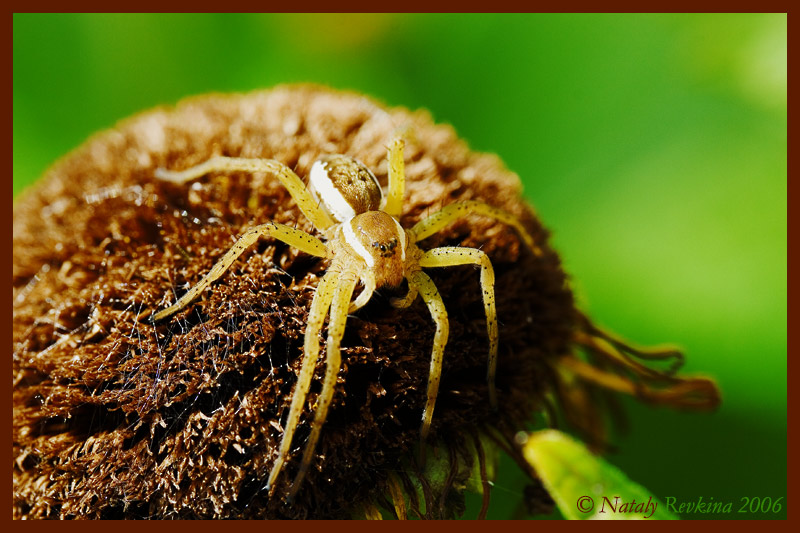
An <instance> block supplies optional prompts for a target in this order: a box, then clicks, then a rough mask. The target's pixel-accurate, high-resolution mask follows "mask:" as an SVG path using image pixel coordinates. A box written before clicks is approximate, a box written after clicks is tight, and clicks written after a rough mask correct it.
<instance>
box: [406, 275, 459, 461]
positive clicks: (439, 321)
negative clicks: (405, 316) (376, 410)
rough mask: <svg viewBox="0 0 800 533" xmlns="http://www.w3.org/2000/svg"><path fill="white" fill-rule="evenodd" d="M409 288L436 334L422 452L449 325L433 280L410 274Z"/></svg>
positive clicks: (423, 426)
mask: <svg viewBox="0 0 800 533" xmlns="http://www.w3.org/2000/svg"><path fill="white" fill-rule="evenodd" d="M407 279H408V283H409V285H410V286H412V287H414V288H415V289H416V290H418V291H419V293H420V295H421V296H422V300H423V301H424V302H425V305H427V306H428V310H429V311H430V313H431V317H433V321H434V322H435V323H436V334H435V335H434V336H433V352H432V354H431V367H430V372H429V374H428V391H427V401H426V402H425V410H424V411H423V412H422V427H421V428H420V439H421V440H422V442H423V446H422V448H421V449H422V450H424V449H425V447H424V442H425V440H426V439H427V438H428V431H429V430H430V428H431V419H432V417H433V407H434V405H435V404H436V396H437V395H438V394H439V381H440V380H441V377H442V357H443V355H444V347H445V346H446V345H447V337H448V335H449V333H450V324H449V322H448V321H447V310H446V309H445V308H444V302H443V301H442V297H441V296H440V295H439V291H438V290H437V289H436V285H434V284H433V280H431V278H430V277H429V276H428V275H427V274H426V273H424V272H423V271H421V270H417V271H414V272H412V273H410V274H409V275H408V277H407Z"/></svg>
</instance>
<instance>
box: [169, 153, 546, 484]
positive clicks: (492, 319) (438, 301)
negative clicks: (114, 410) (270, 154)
mask: <svg viewBox="0 0 800 533" xmlns="http://www.w3.org/2000/svg"><path fill="white" fill-rule="evenodd" d="M403 146H404V143H403V141H402V139H399V138H398V139H396V140H394V141H393V142H392V143H391V145H390V146H389V191H388V194H387V195H386V196H385V197H384V196H383V194H382V191H381V188H380V185H379V184H378V180H377V179H376V178H375V176H374V175H373V174H372V172H371V171H370V170H369V169H368V168H367V167H366V166H364V165H363V164H361V163H360V162H358V161H356V160H355V159H352V158H350V157H348V156H344V155H333V156H326V157H324V158H322V159H320V160H319V161H317V162H316V163H314V165H313V166H312V168H311V172H310V174H309V185H308V187H306V186H305V185H304V184H303V182H302V181H301V180H300V178H299V177H298V176H297V175H296V174H295V173H294V172H293V171H292V170H291V169H289V168H288V167H287V166H285V165H283V164H282V163H279V162H278V161H274V160H259V159H241V158H227V157H216V158H212V159H210V160H209V161H207V162H205V163H203V164H201V165H198V166H196V167H192V168H190V169H187V170H184V171H181V172H171V171H165V170H159V171H158V174H157V175H158V177H160V178H161V179H166V180H170V181H176V182H185V181H188V180H191V179H194V178H197V177H200V176H202V175H204V174H206V173H209V172H219V171H251V172H258V171H261V172H270V173H273V174H275V175H276V176H277V177H278V178H279V179H280V181H281V183H283V185H284V186H285V187H286V188H287V190H288V191H289V193H290V194H291V195H292V197H293V198H294V199H295V201H296V202H297V204H298V206H299V207H300V209H301V210H302V212H303V214H304V215H305V216H306V217H307V218H308V219H309V220H310V221H311V222H312V223H313V224H314V226H315V227H316V228H317V229H319V230H320V231H321V232H322V234H323V237H324V242H323V240H320V239H318V238H317V237H314V236H313V235H310V234H308V233H305V232H303V231H300V230H297V229H295V228H292V227H289V226H286V225H283V224H278V223H276V222H270V223H267V224H262V225H260V226H256V227H254V228H251V229H250V230H248V231H246V232H245V233H244V234H243V235H242V236H241V237H240V238H239V240H238V241H237V242H236V243H235V244H234V245H233V246H232V247H231V249H230V250H228V252H227V253H226V254H225V255H224V256H223V257H222V259H220V260H219V261H218V262H217V263H216V264H215V265H214V267H212V269H211V270H210V271H209V273H208V274H206V276H205V277H204V278H203V279H202V280H201V281H200V282H198V283H197V284H196V285H195V286H193V287H192V288H191V289H190V290H189V291H188V292H186V293H185V294H184V295H183V296H182V297H181V298H180V299H179V300H178V301H177V302H175V303H174V304H173V305H171V306H170V307H168V308H166V309H164V310H162V311H159V312H158V313H156V314H155V315H154V316H153V319H154V321H158V320H161V319H163V318H166V317H168V316H170V315H172V314H174V313H176V312H177V311H179V310H181V309H183V308H184V307H186V306H187V305H188V304H189V303H191V301H192V300H194V298H196V297H197V296H198V295H199V294H200V292H202V291H203V290H205V289H206V288H207V287H208V286H209V285H210V284H211V283H212V282H213V281H214V280H216V279H218V278H219V277H220V276H221V275H222V274H223V273H224V272H225V271H226V270H227V269H228V268H229V267H230V265H231V264H232V263H233V262H234V261H235V260H236V258H237V257H239V256H240V255H241V254H242V252H244V250H245V249H247V248H248V247H249V246H250V245H252V244H253V243H255V242H256V241H257V240H258V238H259V237H261V236H267V235H268V236H271V237H274V238H276V239H280V240H282V241H284V242H286V243H287V244H289V245H291V246H294V247H296V248H298V249H299V250H301V251H303V252H306V253H309V254H311V255H315V256H318V257H324V258H328V259H330V266H329V267H328V269H327V272H326V274H325V275H324V277H323V278H322V280H321V281H320V283H319V286H318V287H317V292H316V295H315V297H314V299H313V301H312V304H311V310H310V311H309V315H308V324H307V327H306V332H305V341H304V347H303V361H302V367H301V370H300V376H299V378H298V381H297V384H296V386H295V389H294V392H293V396H292V403H291V407H290V410H289V416H288V419H287V421H286V425H285V428H284V433H283V437H282V440H281V444H280V449H279V451H278V457H277V458H276V460H275V462H274V464H273V467H272V471H271V472H270V476H269V480H268V482H267V486H268V487H269V488H274V486H275V481H276V479H277V477H278V474H280V472H281V470H282V468H283V465H284V463H285V461H286V459H287V457H288V455H289V452H290V448H291V443H292V438H293V436H294V433H295V430H296V428H297V425H298V422H299V419H300V415H301V414H302V412H303V406H304V405H305V400H306V396H307V394H308V391H309V388H310V385H311V380H312V377H313V374H314V368H315V365H316V361H317V358H318V356H319V351H320V345H319V337H318V336H319V334H320V332H321V330H322V327H323V325H324V321H325V317H326V316H327V315H328V314H330V319H329V323H328V337H327V345H326V357H327V367H326V372H325V377H324V380H323V385H322V392H321V393H320V396H319V399H318V402H317V406H316V412H315V415H314V420H313V422H312V425H311V434H310V435H309V437H308V442H307V444H306V446H305V450H304V453H303V459H302V463H301V465H300V469H299V471H298V473H297V475H296V477H295V479H294V482H293V483H292V486H291V490H290V494H289V496H290V497H292V496H293V495H294V494H295V492H296V491H297V489H298V488H299V486H300V483H301V481H302V479H303V477H304V476H305V473H306V471H307V470H308V467H309V465H310V463H311V460H312V458H313V455H314V450H315V447H316V443H317V441H318V439H319V435H320V431H321V429H322V425H323V424H324V422H325V419H326V416H327V413H328V408H329V406H330V403H331V400H332V398H333V393H334V388H335V384H336V376H337V374H338V372H339V368H340V366H341V350H340V342H341V339H342V336H343V334H344V329H345V323H346V320H347V315H348V313H350V312H353V311H355V310H357V309H359V308H361V307H363V306H364V305H365V304H366V303H367V302H368V301H369V300H370V298H371V296H372V294H373V292H374V291H375V289H377V288H380V287H384V286H391V287H396V286H398V285H400V284H401V282H402V281H403V279H406V280H407V281H408V293H407V294H406V296H405V297H403V298H398V299H394V300H393V301H392V305H394V306H395V307H407V306H409V305H411V303H412V302H413V301H414V300H415V299H416V297H417V296H418V295H419V296H421V297H422V299H423V301H424V302H425V304H426V305H427V307H428V309H429V311H430V313H431V316H432V317H433V320H434V321H435V322H436V333H435V336H434V341H433V351H432V357H431V364H430V374H429V378H428V386H427V399H426V403H425V409H424V411H423V414H422V427H421V430H420V434H421V438H422V440H423V441H424V440H425V439H426V437H427V435H428V432H429V430H430V425H431V419H432V416H433V409H434V405H435V403H436V396H437V393H438V389H439V381H440V378H441V371H442V358H443V354H444V349H445V345H446V344H447V338H448V333H449V327H448V320H447V311H446V310H445V307H444V303H443V301H442V298H441V297H440V296H439V292H438V291H437V289H436V287H435V285H434V284H433V282H432V280H431V278H430V277H429V276H428V275H427V274H425V273H424V272H423V271H422V269H423V268H428V267H445V266H455V265H465V264H474V265H477V266H479V267H480V269H481V276H480V283H481V287H482V294H483V304H484V308H485V312H486V324H487V333H488V337H489V357H488V365H487V367H488V368H487V380H488V383H489V401H490V402H491V404H492V405H493V406H494V405H496V403H497V399H496V391H495V386H494V381H495V371H496V364H497V313H496V311H495V297H494V271H493V269H492V264H491V262H490V261H489V258H488V256H487V255H486V254H485V253H484V252H482V251H480V250H477V249H474V248H465V247H453V246H451V247H440V248H434V249H432V250H428V251H423V250H421V249H420V248H419V247H417V245H416V243H417V242H418V241H420V240H422V239H425V238H426V237H428V236H430V235H432V234H434V233H436V232H438V231H440V230H441V229H443V228H444V227H445V226H447V225H448V224H450V223H451V222H453V221H454V220H456V219H458V218H460V217H463V216H465V215H468V214H472V213H475V214H481V215H485V216H489V217H491V218H494V219H497V220H499V221H501V222H503V223H505V224H508V225H510V226H513V227H514V228H515V229H516V230H517V231H518V232H519V233H520V235H521V237H522V238H523V240H525V242H526V243H527V244H528V246H529V247H530V248H531V249H532V250H533V251H534V253H537V251H538V249H537V248H536V247H535V245H534V243H533V238H532V237H531V236H530V235H529V234H528V232H527V231H525V229H524V228H523V227H522V225H521V224H520V223H519V222H518V221H517V219H516V218H514V217H513V216H512V215H510V214H509V213H507V212H505V211H502V210H500V209H498V208H495V207H492V206H490V205H488V204H484V203H482V202H476V201H464V202H457V203H453V204H450V205H447V206H445V207H444V208H443V209H441V210H440V211H438V212H436V213H434V214H432V215H430V216H428V217H427V218H425V219H423V220H421V221H420V222H418V223H417V224H416V225H415V226H414V227H412V228H410V229H404V228H403V227H402V226H401V225H400V222H399V221H398V217H399V216H400V213H401V211H402V204H403V194H404V189H405V172H404V162H403ZM359 282H360V283H361V284H363V286H364V288H363V290H362V292H361V293H360V294H359V296H358V297H357V298H356V299H355V300H353V301H351V300H352V295H353V292H354V290H355V288H356V285H357V284H358V283H359Z"/></svg>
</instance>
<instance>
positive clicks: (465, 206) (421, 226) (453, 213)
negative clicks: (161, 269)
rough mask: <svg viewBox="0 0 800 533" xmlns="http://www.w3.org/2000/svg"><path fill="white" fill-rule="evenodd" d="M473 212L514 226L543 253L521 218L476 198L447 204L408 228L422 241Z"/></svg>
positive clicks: (526, 242)
mask: <svg viewBox="0 0 800 533" xmlns="http://www.w3.org/2000/svg"><path fill="white" fill-rule="evenodd" d="M473 213H475V214H479V215H484V216H487V217H491V218H494V219H495V220H499V221H500V222H502V223H504V224H508V225H509V226H511V227H513V228H514V229H516V230H517V232H518V233H519V235H520V237H522V240H523V241H525V244H527V245H528V247H529V248H530V249H531V250H533V253H534V254H535V255H540V254H541V250H539V247H538V246H536V244H535V243H534V242H533V236H531V234H530V233H528V231H527V230H526V229H525V228H524V227H523V226H522V224H520V222H519V220H517V218H516V217H515V216H514V215H512V214H511V213H508V212H506V211H503V210H502V209H499V208H497V207H494V206H491V205H489V204H485V203H483V202H478V201H475V200H467V201H464V202H455V203H452V204H449V205H446V206H444V207H443V208H442V209H440V210H439V211H437V212H436V213H434V214H432V215H430V216H429V217H427V218H424V219H422V220H420V221H419V222H417V223H416V224H415V225H414V227H413V228H411V229H410V230H408V233H410V235H411V240H412V241H413V242H417V241H421V240H422V239H424V238H426V237H430V236H431V235H433V234H434V233H437V232H439V231H441V230H442V229H444V228H445V226H447V225H448V224H450V223H451V222H454V221H455V220H458V219H459V218H461V217H464V216H467V215H469V214H473Z"/></svg>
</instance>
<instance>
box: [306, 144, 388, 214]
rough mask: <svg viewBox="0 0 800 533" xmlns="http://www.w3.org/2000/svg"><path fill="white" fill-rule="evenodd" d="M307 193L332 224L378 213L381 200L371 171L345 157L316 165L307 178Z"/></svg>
mask: <svg viewBox="0 0 800 533" xmlns="http://www.w3.org/2000/svg"><path fill="white" fill-rule="evenodd" d="M308 190H309V192H310V193H311V196H312V197H314V199H315V200H316V201H317V202H318V204H319V205H320V207H322V209H324V210H325V211H326V212H327V213H328V214H329V215H330V216H331V218H333V219H334V220H335V221H336V222H344V221H345V220H348V219H350V218H353V217H354V216H356V215H358V214H361V213H365V212H367V211H374V210H376V209H378V207H379V206H380V203H381V198H382V197H383V193H382V191H381V187H380V185H379V184H378V180H377V179H376V178H375V175H374V174H373V173H372V171H371V170H370V169H368V168H367V167H366V166H365V165H364V164H363V163H361V162H360V161H357V160H355V159H353V158H352V157H348V156H346V155H329V156H325V157H322V158H320V159H319V160H318V161H316V162H315V163H314V164H313V165H312V166H311V172H310V173H309V176H308Z"/></svg>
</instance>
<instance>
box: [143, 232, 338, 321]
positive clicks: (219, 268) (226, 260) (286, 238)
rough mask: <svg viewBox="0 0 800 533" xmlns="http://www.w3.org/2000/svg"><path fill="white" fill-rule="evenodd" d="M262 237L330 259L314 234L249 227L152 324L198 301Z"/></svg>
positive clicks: (326, 250)
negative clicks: (272, 238)
mask: <svg viewBox="0 0 800 533" xmlns="http://www.w3.org/2000/svg"><path fill="white" fill-rule="evenodd" d="M262 235H263V236H272V237H275V238H276V239H278V240H281V241H283V242H285V243H286V244H288V245H290V246H294V247H295V248H297V249H299V250H301V251H303V252H306V253H307V254H310V255H315V256H317V257H327V255H328V248H327V247H326V246H325V244H324V243H323V242H322V241H320V240H319V239H317V238H316V237H314V236H313V235H309V234H308V233H306V232H304V231H300V230H297V229H294V228H292V227H289V226H286V225H284V224H279V223H277V222H268V223H266V224H262V225H260V226H256V227H254V228H250V229H249V230H247V231H246V232H244V234H243V235H242V236H241V237H239V240H238V241H236V243H235V244H234V245H233V246H231V248H230V250H228V251H227V252H226V253H225V255H223V256H222V259H220V260H219V261H217V264H215V265H214V266H213V267H212V268H211V270H210V271H209V272H208V274H206V275H205V277H204V278H203V279H201V280H200V281H199V282H198V283H197V284H196V285H195V286H194V287H192V288H191V289H189V291H188V292H187V293H186V294H184V295H183V296H181V297H180V299H179V300H178V301H177V302H175V303H174V304H172V305H171V306H169V307H167V308H166V309H163V310H162V311H159V312H158V313H156V314H155V316H154V317H153V321H154V322H158V321H159V320H161V319H162V318H166V317H168V316H170V315H173V314H175V313H177V312H178V311H180V310H181V309H183V308H184V307H186V306H187V305H189V304H190V303H191V302H192V300H194V299H195V298H197V296H198V295H199V294H200V293H201V292H203V291H204V290H205V289H206V288H207V287H208V286H209V285H210V284H211V283H213V282H214V281H215V280H216V279H218V278H219V277H220V276H222V274H224V273H225V271H226V270H228V268H229V267H230V266H231V264H232V263H233V262H234V261H236V258H238V257H239V256H240V255H242V253H243V252H244V251H245V250H246V249H247V248H249V247H250V246H251V245H252V244H253V243H255V242H256V241H257V240H258V238H259V237H261V236H262Z"/></svg>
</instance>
